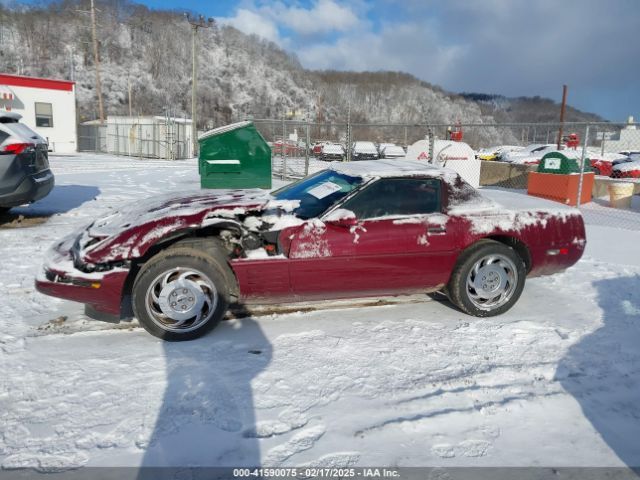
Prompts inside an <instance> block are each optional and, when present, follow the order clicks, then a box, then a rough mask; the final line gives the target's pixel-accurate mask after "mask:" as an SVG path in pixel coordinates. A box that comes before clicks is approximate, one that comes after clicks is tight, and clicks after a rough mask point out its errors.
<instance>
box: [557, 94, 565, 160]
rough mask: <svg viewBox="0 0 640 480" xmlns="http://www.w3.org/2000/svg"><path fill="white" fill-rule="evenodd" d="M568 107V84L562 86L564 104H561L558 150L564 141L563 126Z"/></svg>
mask: <svg viewBox="0 0 640 480" xmlns="http://www.w3.org/2000/svg"><path fill="white" fill-rule="evenodd" d="M566 108H567V86H566V85H563V86H562V105H561V106H560V129H559V130H558V145H557V147H558V150H560V144H561V143H562V127H563V126H564V111H565V109H566Z"/></svg>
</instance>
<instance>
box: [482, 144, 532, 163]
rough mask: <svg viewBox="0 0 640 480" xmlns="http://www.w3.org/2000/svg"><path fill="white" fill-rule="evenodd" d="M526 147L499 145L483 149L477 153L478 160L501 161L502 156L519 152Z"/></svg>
mask: <svg viewBox="0 0 640 480" xmlns="http://www.w3.org/2000/svg"><path fill="white" fill-rule="evenodd" d="M523 149H524V147H520V146H518V145H498V146H495V147H489V148H481V149H480V150H478V151H477V152H476V158H478V159H480V160H500V156H501V155H502V154H503V153H507V152H518V151H520V150H523Z"/></svg>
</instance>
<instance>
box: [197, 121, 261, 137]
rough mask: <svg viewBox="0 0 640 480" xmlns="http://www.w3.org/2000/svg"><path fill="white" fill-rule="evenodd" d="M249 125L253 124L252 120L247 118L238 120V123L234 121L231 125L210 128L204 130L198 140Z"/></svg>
mask: <svg viewBox="0 0 640 480" xmlns="http://www.w3.org/2000/svg"><path fill="white" fill-rule="evenodd" d="M248 125H251V122H250V121H249V120H245V121H243V122H236V123H232V124H230V125H224V126H222V127H218V128H214V129H213V130H209V131H208V132H204V133H203V134H202V135H200V136H199V137H198V140H204V139H205V138H208V137H213V136H215V135H221V134H223V133H227V132H230V131H232V130H237V129H239V128H243V127H246V126H248Z"/></svg>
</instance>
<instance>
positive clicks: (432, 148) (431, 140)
mask: <svg viewBox="0 0 640 480" xmlns="http://www.w3.org/2000/svg"><path fill="white" fill-rule="evenodd" d="M427 133H428V134H429V163H433V164H434V165H435V163H436V160H435V158H433V154H434V151H435V145H436V138H435V135H434V130H433V128H432V127H431V126H430V125H429V124H427Z"/></svg>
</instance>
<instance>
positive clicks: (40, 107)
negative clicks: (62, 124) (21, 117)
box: [36, 102, 53, 127]
mask: <svg viewBox="0 0 640 480" xmlns="http://www.w3.org/2000/svg"><path fill="white" fill-rule="evenodd" d="M36 127H53V108H52V106H51V104H50V103H40V102H36Z"/></svg>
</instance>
